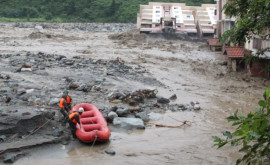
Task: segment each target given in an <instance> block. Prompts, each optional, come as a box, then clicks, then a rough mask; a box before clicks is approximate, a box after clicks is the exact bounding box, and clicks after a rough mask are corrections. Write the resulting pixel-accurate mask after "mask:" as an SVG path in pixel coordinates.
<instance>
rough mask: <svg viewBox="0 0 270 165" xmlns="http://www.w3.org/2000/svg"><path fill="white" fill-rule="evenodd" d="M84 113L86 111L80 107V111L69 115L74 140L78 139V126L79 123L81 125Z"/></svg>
mask: <svg viewBox="0 0 270 165" xmlns="http://www.w3.org/2000/svg"><path fill="white" fill-rule="evenodd" d="M83 112H84V109H83V108H82V107H80V108H79V110H78V111H75V112H72V113H71V114H69V120H68V123H69V127H70V131H71V133H72V136H73V138H76V124H77V123H78V124H79V125H80V119H81V114H82V113H83Z"/></svg>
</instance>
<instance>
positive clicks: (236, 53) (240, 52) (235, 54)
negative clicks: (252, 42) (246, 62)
mask: <svg viewBox="0 0 270 165" xmlns="http://www.w3.org/2000/svg"><path fill="white" fill-rule="evenodd" d="M225 52H227V55H228V58H243V57H244V54H245V53H244V48H243V47H239V46H232V47H226V48H225Z"/></svg>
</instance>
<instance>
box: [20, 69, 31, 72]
mask: <svg viewBox="0 0 270 165" xmlns="http://www.w3.org/2000/svg"><path fill="white" fill-rule="evenodd" d="M21 72H32V69H31V68H21Z"/></svg>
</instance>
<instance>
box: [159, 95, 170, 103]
mask: <svg viewBox="0 0 270 165" xmlns="http://www.w3.org/2000/svg"><path fill="white" fill-rule="evenodd" d="M157 102H158V103H160V104H168V103H170V100H169V99H166V98H164V97H161V98H159V99H158V100H157Z"/></svg>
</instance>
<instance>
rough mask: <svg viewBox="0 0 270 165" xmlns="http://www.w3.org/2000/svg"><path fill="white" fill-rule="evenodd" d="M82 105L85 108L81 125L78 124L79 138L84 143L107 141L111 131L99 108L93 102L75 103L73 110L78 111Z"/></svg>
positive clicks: (77, 132)
mask: <svg viewBox="0 0 270 165" xmlns="http://www.w3.org/2000/svg"><path fill="white" fill-rule="evenodd" d="M80 107H82V108H84V112H83V113H82V115H81V119H80V123H81V127H80V126H79V124H77V126H76V127H77V129H76V136H77V138H78V139H79V140H80V141H82V142H84V143H91V142H94V141H99V142H104V141H107V140H108V139H109V138H110V135H111V132H110V129H109V127H108V126H107V122H106V120H105V119H104V117H103V115H102V113H101V112H100V111H99V109H98V108H97V107H96V106H94V105H92V104H87V103H81V104H77V105H75V106H74V107H73V108H72V109H71V112H73V111H77V110H78V109H79V108H80Z"/></svg>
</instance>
